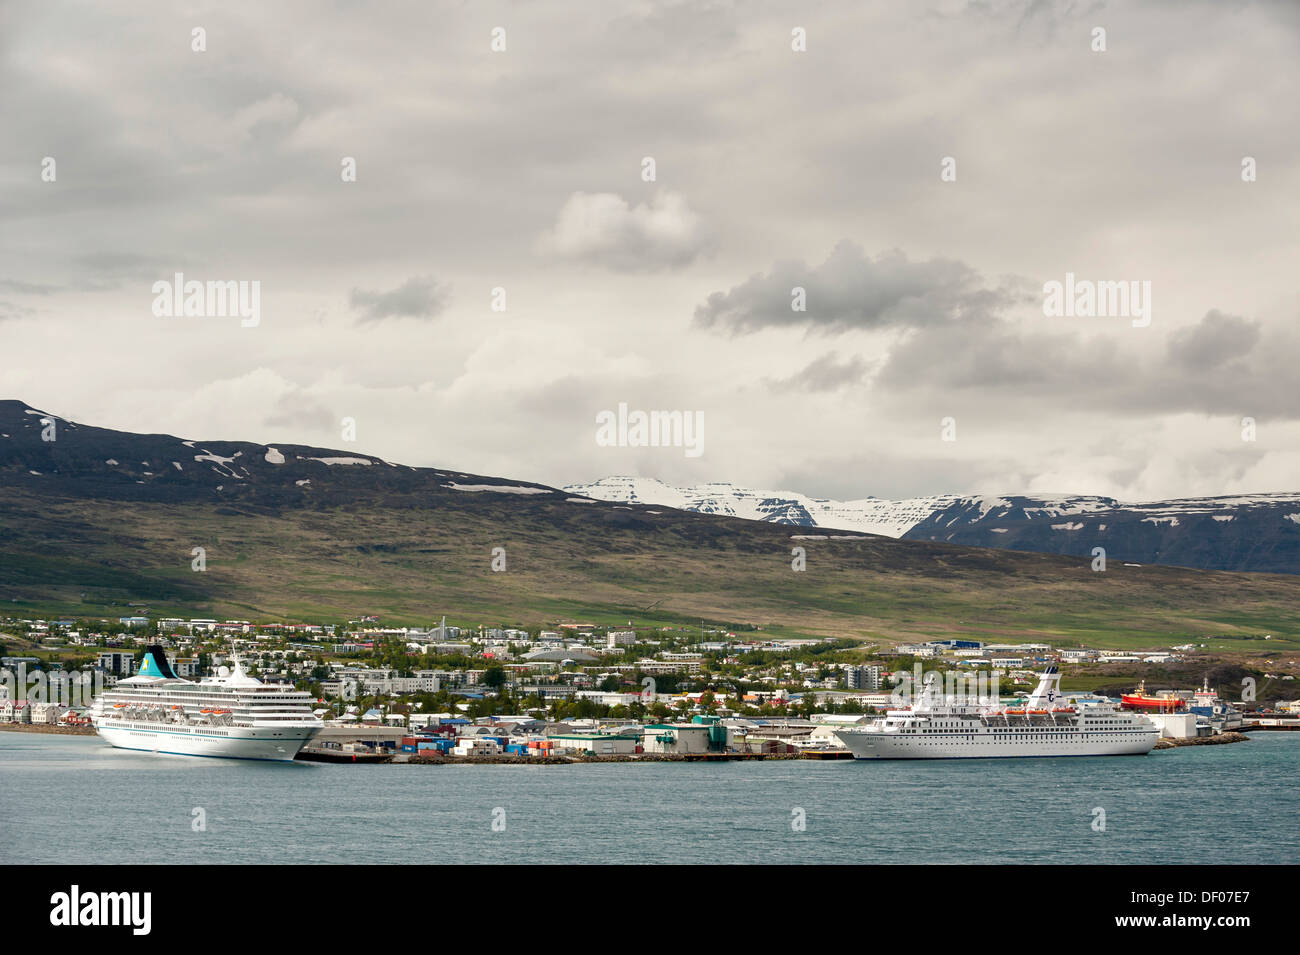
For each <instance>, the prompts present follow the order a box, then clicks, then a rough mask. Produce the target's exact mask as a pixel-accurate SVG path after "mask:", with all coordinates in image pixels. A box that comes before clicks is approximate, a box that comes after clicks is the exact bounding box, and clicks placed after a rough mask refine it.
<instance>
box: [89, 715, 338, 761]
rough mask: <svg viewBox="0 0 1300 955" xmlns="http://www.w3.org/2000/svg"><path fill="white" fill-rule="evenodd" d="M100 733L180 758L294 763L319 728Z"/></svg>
mask: <svg viewBox="0 0 1300 955" xmlns="http://www.w3.org/2000/svg"><path fill="white" fill-rule="evenodd" d="M95 730H96V732H98V733H99V735H100V736H102V737H103V738H104V740H106V741H107V742H108V743H111V744H112V745H113V746H116V747H117V748H118V749H133V750H138V751H140V752H146V753H168V754H172V755H177V756H210V757H216V758H223V759H260V760H271V761H276V762H290V761H292V760H293V758H294V757H295V756H297V755H298V750H300V749H302V747H303V746H304V745H305V744H306V743H307V741H308V740H310V739H311V738H312V737H313V736H315V735H316V734H317V733H318V732H320V729H319V728H318V727H294V728H292V729H291V728H287V727H286V728H282V729H275V730H271V729H261V728H252V727H239V726H230V727H221V728H220V730H219V731H218V732H216V733H214V732H212V731H211V729H209V728H206V727H185V726H177V727H169V728H153V727H148V726H141V725H138V724H137V725H135V726H108V725H104V724H103V723H101V724H98V725H96V727H95Z"/></svg>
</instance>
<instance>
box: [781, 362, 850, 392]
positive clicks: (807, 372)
mask: <svg viewBox="0 0 1300 955" xmlns="http://www.w3.org/2000/svg"><path fill="white" fill-rule="evenodd" d="M869 370H870V366H869V365H868V364H867V362H865V361H863V360H862V357H861V356H859V355H853V356H850V357H849V358H848V359H847V360H845V361H840V360H838V359H837V358H836V356H835V353H834V352H827V353H826V354H825V355H822V356H821V357H820V358H817V359H815V360H814V361H812V362H811V363H810V364H809V365H808V366H807V367H805V368H804V369H802V370H801V371H799V372H796V373H795V374H793V375H791V376H790V377H788V378H778V379H769V381H770V383H771V388H772V390H773V391H776V392H786V391H812V392H822V391H838V390H840V389H841V388H844V387H847V386H849V385H856V384H859V383H860V382H861V381H862V380H863V378H865V377H866V374H867V372H868V371H869Z"/></svg>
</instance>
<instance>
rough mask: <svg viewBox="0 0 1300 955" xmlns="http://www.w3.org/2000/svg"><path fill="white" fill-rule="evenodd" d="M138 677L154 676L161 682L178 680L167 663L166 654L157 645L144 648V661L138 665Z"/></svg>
mask: <svg viewBox="0 0 1300 955" xmlns="http://www.w3.org/2000/svg"><path fill="white" fill-rule="evenodd" d="M140 676H154V677H158V678H159V679H163V680H179V679H180V677H178V676H177V675H176V671H175V670H173V669H172V665H171V664H170V663H168V662H167V654H166V653H165V652H164V651H163V648H162V647H160V646H158V645H157V644H154V645H152V646H150V647H146V648H145V651H144V660H143V661H142V662H141V663H140Z"/></svg>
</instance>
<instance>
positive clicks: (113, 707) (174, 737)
mask: <svg viewBox="0 0 1300 955" xmlns="http://www.w3.org/2000/svg"><path fill="white" fill-rule="evenodd" d="M232 662H233V664H234V666H233V669H231V668H227V667H221V668H220V669H219V670H218V671H217V675H216V676H211V677H206V678H204V679H202V680H199V681H198V682H197V683H196V682H194V681H192V680H184V679H181V678H180V677H178V676H177V675H176V673H175V671H173V670H172V668H171V665H170V664H169V663H168V662H167V657H166V655H165V654H164V653H163V650H162V648H161V647H156V646H153V647H149V649H148V650H146V651H145V656H144V663H143V664H142V665H141V667H140V672H139V673H137V674H136V675H135V676H133V677H129V678H128V679H125V680H119V681H118V683H117V686H115V687H114V688H113V689H112V690H109V691H107V692H105V693H102V694H100V696H98V697H97V698H96V699H95V702H94V704H93V705H92V706H91V709H90V720H91V722H92V723H93V724H94V726H95V730H96V731H97V732H98V733H99V735H100V736H102V737H104V739H106V740H107V741H108V742H110V743H112V744H113V745H114V746H117V747H120V748H122V749H138V750H144V751H146V752H152V753H174V754H178V755H184V756H222V757H226V758H228V759H270V760H291V759H293V758H294V756H296V755H297V754H298V750H300V749H301V748H302V747H303V745H304V744H305V743H306V742H307V741H308V740H309V739H311V738H312V737H313V736H315V735H316V734H317V733H319V732H320V730H321V727H322V726H323V725H324V724H322V723H321V721H320V719H318V718H317V717H316V716H315V715H313V713H312V707H311V704H312V702H313V698H312V696H311V694H310V693H303V692H302V691H300V690H295V689H293V688H291V687H289V688H286V687H283V686H277V685H275V684H270V683H263V682H262V681H261V680H258V679H256V678H255V677H251V676H249V675H248V674H247V673H246V672H245V671H244V668H243V666H242V665H241V664H240V662H239V660H238V659H235V660H233V661H232Z"/></svg>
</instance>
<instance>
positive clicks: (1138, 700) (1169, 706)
mask: <svg viewBox="0 0 1300 955" xmlns="http://www.w3.org/2000/svg"><path fill="white" fill-rule="evenodd" d="M1186 706H1187V704H1186V702H1185V701H1184V700H1182V699H1180V698H1179V697H1176V696H1147V681H1146V680H1143V681H1142V682H1141V683H1139V684H1138V688H1137V689H1136V690H1134V691H1133V692H1132V693H1125V694H1123V695H1122V696H1121V697H1120V707H1121V708H1122V709H1126V710H1138V711H1143V710H1145V711H1146V712H1148V713H1176V712H1178V711H1179V710H1181V709H1185V708H1186Z"/></svg>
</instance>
